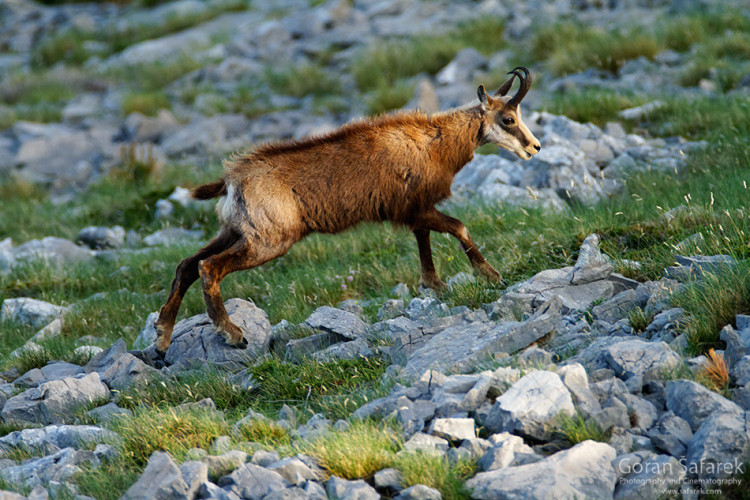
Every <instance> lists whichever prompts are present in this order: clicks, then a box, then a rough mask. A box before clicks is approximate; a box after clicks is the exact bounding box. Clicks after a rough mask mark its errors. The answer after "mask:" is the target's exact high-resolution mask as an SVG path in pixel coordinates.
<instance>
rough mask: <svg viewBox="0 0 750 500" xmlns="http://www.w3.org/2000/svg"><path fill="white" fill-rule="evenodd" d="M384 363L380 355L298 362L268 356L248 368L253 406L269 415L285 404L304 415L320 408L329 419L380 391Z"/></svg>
mask: <svg viewBox="0 0 750 500" xmlns="http://www.w3.org/2000/svg"><path fill="white" fill-rule="evenodd" d="M387 366H388V363H387V362H386V361H385V360H382V359H380V358H368V359H357V360H343V361H338V362H328V363H319V362H315V361H305V362H302V363H300V364H298V365H293V364H290V363H286V362H283V361H281V360H280V359H278V358H271V359H269V360H266V361H262V362H260V363H258V364H256V365H254V366H252V367H250V368H249V371H250V373H251V374H252V375H253V377H254V378H255V379H256V380H257V381H258V383H259V387H258V388H257V389H256V390H255V391H254V392H253V395H254V406H255V407H256V408H257V409H258V410H259V411H262V412H263V413H266V414H270V415H272V416H274V415H275V414H277V412H278V410H279V409H280V408H281V406H282V405H284V404H288V405H290V406H296V407H297V408H299V409H300V410H302V411H303V412H305V413H307V414H308V415H312V414H313V413H318V412H322V413H324V414H325V415H326V416H328V417H329V418H332V419H338V418H346V417H348V416H349V415H350V414H351V412H353V411H354V410H356V409H357V408H359V407H360V406H361V405H362V404H364V403H365V402H366V401H367V399H368V397H370V396H373V395H374V397H380V396H382V395H383V394H380V393H379V391H378V390H377V386H378V385H379V379H380V376H381V375H382V374H383V373H384V372H385V369H386V368H387ZM373 387H375V389H374V390H373Z"/></svg>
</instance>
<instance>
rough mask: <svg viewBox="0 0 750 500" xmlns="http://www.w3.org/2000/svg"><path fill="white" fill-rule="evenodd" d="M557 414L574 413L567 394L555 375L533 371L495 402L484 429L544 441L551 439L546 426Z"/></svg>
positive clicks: (571, 402)
mask: <svg viewBox="0 0 750 500" xmlns="http://www.w3.org/2000/svg"><path fill="white" fill-rule="evenodd" d="M560 413H565V414H567V415H573V414H574V413H575V407H574V406H573V399H572V398H571V396H570V391H568V389H567V387H565V385H564V384H563V383H562V380H560V377H559V376H558V375H557V374H556V373H553V372H548V371H535V372H531V373H529V374H528V375H525V376H524V377H522V378H521V379H520V380H519V381H518V382H516V383H515V384H513V385H512V386H511V387H510V389H508V390H507V391H505V393H503V394H502V395H501V396H500V397H498V398H497V399H496V400H495V404H494V405H493V407H492V409H491V410H490V414H489V416H488V417H487V420H486V421H485V423H484V425H485V427H487V428H488V429H489V430H491V431H493V432H504V431H507V432H519V433H522V434H526V435H529V436H532V437H534V438H537V439H545V438H549V437H550V435H551V434H550V430H549V429H548V428H547V424H548V422H550V421H551V420H552V419H553V418H555V417H556V416H557V415H559V414H560Z"/></svg>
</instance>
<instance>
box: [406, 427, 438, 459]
mask: <svg viewBox="0 0 750 500" xmlns="http://www.w3.org/2000/svg"><path fill="white" fill-rule="evenodd" d="M402 451H417V452H423V453H426V454H428V455H442V454H443V453H445V452H446V451H448V441H446V440H445V439H443V438H440V437H437V436H432V435H430V434H424V433H422V432H417V433H416V434H414V435H413V436H412V437H411V439H409V440H408V441H407V442H405V443H404V446H403V450H402Z"/></svg>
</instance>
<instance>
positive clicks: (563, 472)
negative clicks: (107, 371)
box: [466, 440, 617, 500]
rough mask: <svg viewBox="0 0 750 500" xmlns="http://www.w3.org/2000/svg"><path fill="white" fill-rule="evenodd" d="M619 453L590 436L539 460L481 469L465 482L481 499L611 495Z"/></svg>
mask: <svg viewBox="0 0 750 500" xmlns="http://www.w3.org/2000/svg"><path fill="white" fill-rule="evenodd" d="M616 454H617V453H616V452H615V449H614V448H612V447H611V446H609V445H608V444H604V443H598V442H596V441H591V440H588V441H584V442H582V443H579V444H577V445H575V446H574V447H573V448H570V449H569V450H565V451H561V452H558V453H555V454H554V455H552V456H550V457H548V458H545V459H544V460H540V461H539V462H536V463H532V464H527V465H519V466H516V467H506V468H503V469H497V470H493V471H489V472H480V473H479V474H477V475H476V476H474V477H473V478H471V479H469V480H468V481H467V483H466V486H467V487H468V488H469V490H470V491H471V498H476V499H482V500H497V499H499V498H508V499H510V498H514V499H515V498H517V499H528V500H537V499H538V500H554V499H561V500H562V499H569V498H577V499H591V500H595V499H596V500H600V499H602V498H612V495H613V493H614V490H615V481H616V479H617V473H616V472H615V469H614V467H613V466H612V460H614V458H615V456H616Z"/></svg>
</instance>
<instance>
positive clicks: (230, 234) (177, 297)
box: [154, 228, 240, 354]
mask: <svg viewBox="0 0 750 500" xmlns="http://www.w3.org/2000/svg"><path fill="white" fill-rule="evenodd" d="M239 238H240V237H239V235H238V234H237V233H236V232H234V231H232V230H231V229H226V228H225V229H222V231H221V232H220V233H219V235H218V236H216V238H214V239H213V240H211V241H210V242H209V243H208V244H207V245H206V246H205V247H203V248H201V249H200V250H198V253H196V254H195V255H193V256H191V257H188V258H187V259H185V260H183V261H182V262H180V264H179V265H178V266H177V271H176V273H175V277H174V280H172V289H171V291H170V292H169V296H168V297H167V301H166V302H165V304H164V306H163V307H162V308H161V310H160V311H159V319H157V320H156V323H155V324H154V327H155V328H156V332H157V338H156V341H155V342H154V343H155V344H156V349H157V350H158V351H159V352H161V353H162V354H163V353H165V352H166V351H167V349H168V348H169V344H170V343H171V341H172V329H173V328H174V323H175V319H176V318H177V312H178V311H179V309H180V304H181V303H182V298H183V297H184V296H185V292H187V290H188V288H190V285H192V284H193V283H195V281H196V280H197V279H198V278H199V275H198V263H199V262H200V261H201V260H202V259H205V258H207V257H210V256H211V255H214V254H217V253H219V252H222V251H224V250H226V249H227V248H229V247H230V246H231V245H233V244H234V243H236V242H237V241H238V240H239Z"/></svg>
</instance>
